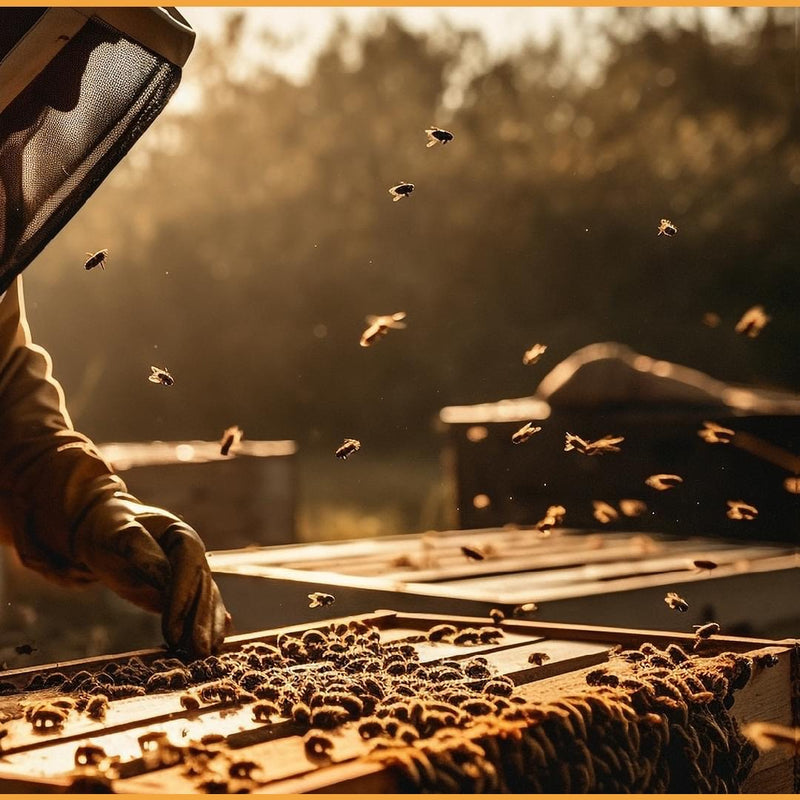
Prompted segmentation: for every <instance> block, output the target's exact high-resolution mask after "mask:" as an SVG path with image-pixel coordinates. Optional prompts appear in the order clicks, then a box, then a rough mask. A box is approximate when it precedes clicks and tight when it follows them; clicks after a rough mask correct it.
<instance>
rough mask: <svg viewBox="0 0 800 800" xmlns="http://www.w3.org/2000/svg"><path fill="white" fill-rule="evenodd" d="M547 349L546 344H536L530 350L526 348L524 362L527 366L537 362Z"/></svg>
mask: <svg viewBox="0 0 800 800" xmlns="http://www.w3.org/2000/svg"><path fill="white" fill-rule="evenodd" d="M546 350H547V345H546V344H535V345H534V346H533V347H531V349H530V350H526V351H525V353H524V354H523V356H522V363H523V364H524V365H525V366H526V367H527V366H529V365H530V364H535V363H536V362H537V361H538V360H539V359H540V358H541V357H542V356H543V355H544V354H545V351H546Z"/></svg>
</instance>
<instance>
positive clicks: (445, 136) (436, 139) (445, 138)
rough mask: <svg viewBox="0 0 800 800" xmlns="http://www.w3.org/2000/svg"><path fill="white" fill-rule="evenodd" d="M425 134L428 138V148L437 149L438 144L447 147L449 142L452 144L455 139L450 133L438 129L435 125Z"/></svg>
mask: <svg viewBox="0 0 800 800" xmlns="http://www.w3.org/2000/svg"><path fill="white" fill-rule="evenodd" d="M425 133H426V134H427V136H428V144H427V145H425V146H426V147H435V146H436V145H437V144H442V145H445V144H447V143H448V142H452V141H453V139H454V138H455V137H454V136H453V134H452V133H450V131H446V130H444V129H443V128H437V127H436V126H435V125H431V127H430V128H428V129H427V130H426V131H425Z"/></svg>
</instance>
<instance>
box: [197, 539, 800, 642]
mask: <svg viewBox="0 0 800 800" xmlns="http://www.w3.org/2000/svg"><path fill="white" fill-rule="evenodd" d="M476 544H477V545H479V546H480V547H481V548H483V550H484V551H485V552H486V554H487V557H486V558H485V559H484V560H483V561H470V560H469V559H467V558H466V557H465V556H464V554H463V553H462V551H461V547H462V546H463V545H476ZM695 559H712V560H714V561H715V562H716V563H718V565H719V566H718V567H717V569H715V570H714V571H712V572H700V571H698V570H696V569H693V568H692V566H691V562H692V561H693V560H695ZM209 560H210V563H211V567H212V569H213V570H214V572H215V575H216V579H217V582H218V584H219V586H220V589H221V591H222V593H223V597H225V600H226V603H227V605H228V607H229V609H230V611H231V613H232V614H233V617H234V622H235V624H236V626H237V630H240V631H244V630H255V629H257V628H260V627H263V626H264V624H268V625H269V624H280V623H281V622H282V621H283V622H285V621H288V620H292V621H297V622H305V621H309V620H311V619H313V618H314V612H313V611H311V610H309V608H308V602H307V599H306V598H307V595H308V594H309V593H311V592H314V591H323V592H329V593H331V594H334V595H336V597H337V598H338V599H337V608H340V609H341V611H342V612H343V613H357V611H358V610H359V609H360V608H364V607H367V608H369V607H376V606H388V607H391V608H397V609H398V610H406V611H420V610H425V611H434V612H436V613H442V614H465V613H466V614H486V613H487V612H488V610H489V609H490V608H492V607H498V608H501V609H502V610H504V611H506V612H507V613H510V612H511V610H512V609H513V608H514V607H515V606H517V605H520V604H523V603H527V602H531V601H532V602H535V603H536V604H537V605H538V606H539V611H538V612H537V613H536V615H535V616H536V618H537V619H546V620H548V621H551V622H576V623H589V624H594V625H611V624H616V625H622V626H626V627H635V628H660V629H665V630H669V629H670V628H671V627H674V625H675V617H674V613H673V612H671V611H670V610H669V608H668V607H667V606H666V604H665V603H664V602H663V599H664V596H665V594H666V592H667V591H675V592H678V593H679V594H681V595H683V596H684V597H685V599H686V600H687V601H688V602H689V606H690V609H689V612H688V613H687V614H686V615H684V617H683V618H682V620H681V622H682V624H684V625H685V626H686V628H687V630H688V629H690V627H691V625H692V624H695V623H702V622H705V621H707V620H708V619H716V620H718V621H719V622H721V623H722V624H724V625H725V628H726V630H729V631H736V632H738V633H742V634H748V635H760V636H777V637H783V636H790V635H795V634H796V633H797V631H799V630H800V607H798V604H797V597H798V574H800V573H798V569H797V567H798V560H797V557H796V555H795V553H794V551H793V549H792V548H790V547H788V546H783V545H770V544H766V545H763V544H762V545H759V544H753V545H748V544H744V543H731V542H726V541H722V540H719V539H704V538H699V537H698V538H689V539H680V538H677V537H669V536H659V535H656V534H653V535H651V536H642V535H637V534H631V533H619V532H604V533H597V534H594V535H588V536H587V535H584V534H582V533H580V532H577V531H553V532H552V535H551V536H550V537H549V538H541V537H540V536H539V534H538V532H537V531H536V530H523V529H519V530H508V529H498V530H479V531H450V532H444V533H435V532H431V533H427V534H422V535H413V536H411V535H405V536H392V537H385V538H381V539H362V540H354V541H345V542H326V543H319V544H309V545H293V546H289V547H270V548H262V549H255V550H248V551H239V552H222V553H212V554H210V559H209ZM754 597H758V598H759V602H757V603H754V602H753V600H752V598H754Z"/></svg>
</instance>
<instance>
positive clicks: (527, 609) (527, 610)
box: [511, 603, 539, 617]
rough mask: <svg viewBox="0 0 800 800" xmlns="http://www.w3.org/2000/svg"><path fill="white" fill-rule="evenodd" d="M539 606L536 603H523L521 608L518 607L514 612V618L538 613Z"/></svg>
mask: <svg viewBox="0 0 800 800" xmlns="http://www.w3.org/2000/svg"><path fill="white" fill-rule="evenodd" d="M538 610H539V606H537V605H536V603H523V604H522V605H521V606H517V607H516V608H515V609H514V610H513V611H512V612H511V614H512V616H514V617H519V616H520V615H522V614H532V613H533V612H534V611H538Z"/></svg>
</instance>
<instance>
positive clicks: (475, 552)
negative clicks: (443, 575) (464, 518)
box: [461, 544, 486, 561]
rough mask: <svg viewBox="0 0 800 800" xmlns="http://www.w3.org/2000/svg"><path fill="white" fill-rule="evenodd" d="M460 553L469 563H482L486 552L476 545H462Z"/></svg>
mask: <svg viewBox="0 0 800 800" xmlns="http://www.w3.org/2000/svg"><path fill="white" fill-rule="evenodd" d="M461 552H462V553H463V554H464V555H465V556H466V557H467V558H468V559H469V560H470V561H483V560H484V559H485V558H486V552H485V551H484V550H482V549H481V548H480V547H478V546H477V545H472V544H462V545H461Z"/></svg>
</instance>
